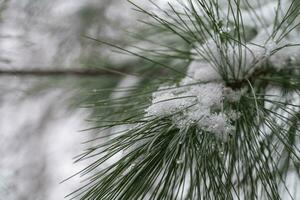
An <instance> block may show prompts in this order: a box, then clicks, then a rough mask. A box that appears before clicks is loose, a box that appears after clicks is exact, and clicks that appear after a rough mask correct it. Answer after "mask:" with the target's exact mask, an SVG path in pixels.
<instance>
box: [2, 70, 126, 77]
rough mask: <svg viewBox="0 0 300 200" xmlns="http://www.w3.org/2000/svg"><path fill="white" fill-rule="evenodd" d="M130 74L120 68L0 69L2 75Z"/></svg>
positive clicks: (84, 75)
mask: <svg viewBox="0 0 300 200" xmlns="http://www.w3.org/2000/svg"><path fill="white" fill-rule="evenodd" d="M123 75H129V74H128V73H127V72H125V71H124V70H119V69H16V70H15V69H0V76H22V77H23V76H37V77H50V76H75V77H97V76H123Z"/></svg>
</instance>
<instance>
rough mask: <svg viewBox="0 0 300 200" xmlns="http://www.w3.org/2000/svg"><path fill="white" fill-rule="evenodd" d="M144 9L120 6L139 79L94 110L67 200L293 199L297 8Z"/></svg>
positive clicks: (202, 4)
mask: <svg viewBox="0 0 300 200" xmlns="http://www.w3.org/2000/svg"><path fill="white" fill-rule="evenodd" d="M151 3H152V5H153V10H150V9H144V8H143V7H141V6H139V5H138V4H135V3H134V2H131V4H132V5H133V6H134V8H135V10H137V11H138V12H141V13H144V14H145V15H148V16H149V17H150V18H151V19H152V21H150V22H149V21H148V22H144V23H145V24H147V25H148V26H149V27H148V29H147V30H148V32H147V31H145V30H143V37H141V35H138V34H137V35H136V36H137V37H136V38H137V39H138V41H139V40H140V41H143V42H144V43H146V42H148V45H149V46H147V47H146V48H145V47H140V48H137V49H138V50H139V51H138V52H134V51H131V50H130V51H129V50H125V49H122V50H124V51H125V52H126V53H128V52H131V53H132V54H133V55H136V56H137V60H139V62H141V63H144V66H143V67H145V69H146V70H145V71H146V72H147V73H148V74H147V76H146V75H145V76H143V75H141V77H139V80H138V81H135V82H134V84H133V85H131V86H130V87H127V88H124V87H123V88H119V86H116V88H115V89H114V90H112V91H111V95H108V96H106V97H105V98H103V99H97V101H96V102H94V104H93V105H94V106H95V109H97V110H98V112H99V113H100V115H97V117H95V123H96V126H95V127H94V128H92V129H95V130H98V131H99V134H100V136H99V138H95V140H93V144H94V145H93V147H91V148H89V149H87V150H86V152H84V153H83V154H82V155H81V156H80V157H79V158H78V161H80V160H84V159H95V161H94V162H93V163H92V164H91V165H90V166H88V167H86V168H85V169H83V170H82V171H81V172H80V173H81V174H82V175H87V174H89V176H88V175H87V177H88V178H87V179H86V184H85V185H84V186H83V187H82V188H79V189H78V190H77V191H75V192H74V193H73V194H71V195H70V197H73V198H77V197H79V198H80V199H82V200H87V199H95V200H98V199H99V200H119V199H120V200H136V199H137V200H144V199H145V200H148V199H149V200H185V199H189V200H200V199H204V200H207V199H226V200H227V199H270V200H274V199H300V193H299V191H297V189H295V188H296V187H297V183H298V184H299V182H300V176H299V175H300V174H299V173H300V171H299V167H300V152H299V148H300V141H299V125H300V124H299V117H300V112H299V111H300V110H299V106H300V96H299V90H300V73H299V64H300V48H299V44H300V28H299V23H300V17H299V15H300V1H298V0H263V1H259V0H209V1H208V0H186V1H176V2H174V3H169V4H168V6H167V7H159V6H158V5H156V4H155V2H152V1H151ZM95 40H96V39H95ZM114 46H115V45H114ZM115 47H116V46H115ZM145 60H146V61H147V62H145ZM161 68H166V69H167V70H169V73H168V77H166V76H165V75H162V76H159V75H158V74H157V72H158V71H157V69H161ZM178 72H181V73H178ZM149 74H150V75H152V76H153V78H149ZM154 76H155V77H157V79H156V80H155V77H154ZM158 80H159V81H158ZM102 91H105V90H104V89H103V90H101V89H100V90H99V91H98V92H99V94H101V92H102ZM118 92H121V93H122V95H117V98H115V97H116V95H112V94H115V93H118ZM98 96H99V95H98ZM103 141H104V142H103Z"/></svg>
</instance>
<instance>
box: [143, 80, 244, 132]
mask: <svg viewBox="0 0 300 200" xmlns="http://www.w3.org/2000/svg"><path fill="white" fill-rule="evenodd" d="M231 93H232V94H231ZM236 93H237V92H235V91H233V90H229V89H228V88H226V87H225V86H224V84H223V83H214V82H210V83H203V84H194V85H188V86H181V87H180V86H179V87H176V86H170V87H167V86H164V87H160V88H159V89H158V91H157V92H154V93H153V95H152V105H151V106H149V107H148V108H147V109H146V113H147V114H146V115H147V116H150V117H152V116H154V117H170V119H171V120H172V123H173V124H175V125H176V126H177V127H178V128H180V129H185V128H186V127H190V126H193V125H195V126H197V127H198V128H199V129H200V130H201V131H205V132H210V133H213V134H215V135H216V136H217V137H220V138H226V137H227V136H228V135H229V133H231V132H232V131H233V130H234V127H233V126H232V125H231V121H232V120H233V119H234V120H236V115H233V114H232V113H234V111H232V110H228V111H226V112H225V111H223V103H224V101H228V102H229V101H232V100H233V99H234V100H235V101H238V100H239V99H238V97H237V94H236ZM227 113H228V114H227Z"/></svg>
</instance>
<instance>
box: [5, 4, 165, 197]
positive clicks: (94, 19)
mask: <svg viewBox="0 0 300 200" xmlns="http://www.w3.org/2000/svg"><path fill="white" fill-rule="evenodd" d="M145 2H146V1H145ZM162 2H164V3H166V2H165V1H162ZM140 4H145V3H141V2H140ZM137 16H138V13H136V12H134V11H133V10H132V6H131V5H130V4H129V3H128V2H127V1H126V0H101V1H99V0H85V1H81V0H63V1H62V0H22V1H20V0H0V52H1V53H0V200H59V199H63V198H64V196H66V195H67V194H69V193H70V192H72V191H73V190H74V189H76V188H77V187H78V185H79V184H80V179H79V178H76V177H75V178H72V179H70V180H68V181H66V182H64V183H61V184H60V182H61V181H62V180H64V179H66V178H68V177H69V176H71V175H73V174H74V173H76V172H78V171H79V170H80V169H82V168H83V167H84V166H85V165H86V164H87V163H84V162H82V163H77V164H74V163H73V157H74V156H76V155H78V154H80V153H81V152H82V150H83V148H84V147H85V146H84V145H82V143H83V142H84V141H86V140H88V139H89V137H90V134H88V133H87V132H80V130H83V129H86V128H88V127H90V126H91V124H90V123H88V122H86V119H88V118H89V116H90V115H91V114H92V113H93V112H94V111H93V110H92V109H89V108H81V102H82V101H85V100H86V99H85V97H87V96H88V94H90V93H92V92H93V91H96V90H97V89H98V88H99V87H102V86H103V85H105V84H107V82H106V81H107V79H109V78H110V77H108V76H101V75H99V76H89V75H87V74H85V73H83V74H81V75H78V76H68V75H67V74H63V75H60V76H48V75H43V76H41V75H40V74H38V73H34V72H36V71H37V70H54V71H55V70H60V71H63V70H65V71H63V72H66V71H67V72H68V71H71V72H72V70H75V71H76V70H77V71H78V70H82V71H83V72H84V71H85V70H95V69H100V68H103V67H105V68H107V67H110V66H113V67H114V68H119V67H120V68H122V67H124V66H126V65H127V63H132V59H133V58H131V57H130V56H120V55H118V54H117V53H114V52H112V51H111V49H110V48H107V47H105V46H103V45H101V44H99V43H97V42H95V41H91V40H89V39H87V38H85V37H84V36H90V37H93V38H101V39H102V40H105V41H114V43H117V44H120V45H123V46H125V45H126V43H127V41H129V40H128V38H127V33H126V30H129V29H135V28H136V26H139V25H138V24H137V23H136V17H137ZM22 70H25V71H26V70H27V71H28V70H29V71H30V70H31V72H33V73H31V74H30V75H26V76H24V74H23V75H22ZM10 72H15V73H10ZM17 72H18V73H17ZM118 81H119V79H116V82H118ZM87 98H88V97H87Z"/></svg>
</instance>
